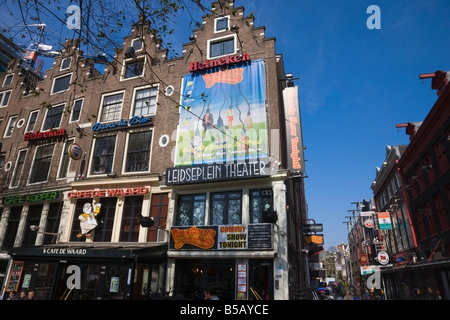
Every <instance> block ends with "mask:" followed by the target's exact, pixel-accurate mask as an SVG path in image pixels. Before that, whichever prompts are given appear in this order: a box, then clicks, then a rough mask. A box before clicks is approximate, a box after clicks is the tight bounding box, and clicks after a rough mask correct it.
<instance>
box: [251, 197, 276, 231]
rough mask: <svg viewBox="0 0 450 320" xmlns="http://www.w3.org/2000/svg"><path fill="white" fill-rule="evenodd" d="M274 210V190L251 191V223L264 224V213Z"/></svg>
mask: <svg viewBox="0 0 450 320" xmlns="http://www.w3.org/2000/svg"><path fill="white" fill-rule="evenodd" d="M272 209H273V196H272V190H270V189H265V190H251V191H250V223H263V222H264V221H263V211H270V210H272Z"/></svg>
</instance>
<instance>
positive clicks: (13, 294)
mask: <svg viewBox="0 0 450 320" xmlns="http://www.w3.org/2000/svg"><path fill="white" fill-rule="evenodd" d="M6 300H17V295H16V292H15V291H10V292H9V295H8V298H6Z"/></svg>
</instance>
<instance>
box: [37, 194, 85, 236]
mask: <svg viewBox="0 0 450 320" xmlns="http://www.w3.org/2000/svg"><path fill="white" fill-rule="evenodd" d="M63 205H64V202H52V203H50V207H49V209H48V215H47V223H46V225H45V232H47V233H58V229H59V222H60V220H61V211H62V208H63ZM77 217H78V216H77ZM56 239H57V236H55V235H50V234H46V235H44V243H43V244H44V245H46V244H54V243H55V242H56Z"/></svg>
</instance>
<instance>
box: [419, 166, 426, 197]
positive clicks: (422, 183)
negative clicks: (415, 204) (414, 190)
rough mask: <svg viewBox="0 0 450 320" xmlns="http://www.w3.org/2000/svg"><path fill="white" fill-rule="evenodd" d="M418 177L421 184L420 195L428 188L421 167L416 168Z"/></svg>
mask: <svg viewBox="0 0 450 320" xmlns="http://www.w3.org/2000/svg"><path fill="white" fill-rule="evenodd" d="M416 177H417V181H418V183H419V193H420V192H422V191H423V190H425V188H426V187H427V186H426V183H425V178H424V176H423V174H422V168H421V166H420V165H418V166H417V167H416Z"/></svg>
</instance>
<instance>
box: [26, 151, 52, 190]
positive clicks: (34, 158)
mask: <svg viewBox="0 0 450 320" xmlns="http://www.w3.org/2000/svg"><path fill="white" fill-rule="evenodd" d="M49 146H53V150H52V152H51V153H52V154H51V156H50V157H48V156H47V157H42V158H40V160H43V159H50V164H49V166H48V171H47V178H46V179H45V180H42V181H31V178H32V177H33V175H34V169H35V166H36V156H37V153H38V151H39V150H40V149H42V148H46V147H49ZM55 151H56V143H47V144H43V145H39V146H37V147H36V149H35V150H34V155H33V160H32V161H31V167H30V171H29V173H28V179H27V185H36V184H40V183H46V182H48V178H49V176H50V172H51V169H52V161H53V158H54V156H55Z"/></svg>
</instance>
